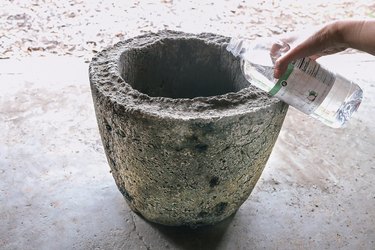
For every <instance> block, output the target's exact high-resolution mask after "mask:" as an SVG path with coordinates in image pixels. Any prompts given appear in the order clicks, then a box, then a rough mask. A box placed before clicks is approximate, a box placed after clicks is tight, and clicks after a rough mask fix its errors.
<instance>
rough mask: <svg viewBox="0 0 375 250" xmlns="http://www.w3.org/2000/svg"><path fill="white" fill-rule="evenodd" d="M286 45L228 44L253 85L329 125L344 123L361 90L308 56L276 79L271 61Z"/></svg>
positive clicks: (264, 43)
mask: <svg viewBox="0 0 375 250" xmlns="http://www.w3.org/2000/svg"><path fill="white" fill-rule="evenodd" d="M289 48H290V47H289V45H288V44H286V43H283V42H281V41H276V42H275V41H273V40H260V41H258V42H254V43H252V44H249V43H245V42H244V41H243V40H235V39H232V40H231V41H230V43H229V44H228V46H227V50H228V51H230V52H232V54H233V55H234V56H239V57H240V58H241V59H242V60H241V67H242V72H243V74H244V76H245V78H246V79H247V80H248V81H249V82H250V83H251V84H252V85H254V86H256V87H258V88H260V89H262V90H264V91H266V92H268V93H269V94H270V95H273V96H275V97H277V98H279V99H280V100H282V101H284V102H286V103H287V104H289V105H290V106H293V107H295V108H297V109H298V110H300V111H302V112H304V113H305V114H308V115H310V116H312V117H314V118H316V119H318V120H319V121H321V122H323V123H324V124H326V125H328V126H330V127H334V128H338V127H341V126H343V125H344V124H345V123H346V122H347V121H348V120H349V119H350V118H351V116H352V114H353V113H354V112H355V111H356V110H357V109H358V107H359V105H360V103H361V101H362V96H363V91H362V89H361V88H360V87H359V86H358V85H357V84H355V83H352V82H351V81H349V80H347V79H345V78H344V77H342V76H340V75H339V74H335V73H332V72H330V71H328V70H327V69H325V68H323V67H322V66H321V65H320V64H318V63H317V62H315V61H313V60H311V59H309V58H302V59H299V60H296V61H294V62H293V63H291V64H290V65H289V66H288V69H287V71H286V73H284V75H283V76H282V77H280V79H275V78H274V77H273V73H274V63H275V61H276V59H277V58H279V57H280V56H281V55H282V54H283V53H285V52H286V51H288V50H289Z"/></svg>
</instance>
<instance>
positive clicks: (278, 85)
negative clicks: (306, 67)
mask: <svg viewBox="0 0 375 250" xmlns="http://www.w3.org/2000/svg"><path fill="white" fill-rule="evenodd" d="M293 68H294V67H293V65H292V64H291V63H289V65H288V68H287V70H286V72H285V73H284V74H283V75H282V76H281V77H280V79H279V80H278V81H277V83H276V84H275V86H273V88H272V89H271V90H270V92H268V93H269V94H270V95H272V96H274V95H276V94H277V92H279V90H280V89H281V87H282V85H281V83H282V82H283V81H286V80H287V79H288V77H289V76H290V74H291V73H292V71H293Z"/></svg>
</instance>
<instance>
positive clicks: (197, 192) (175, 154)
mask: <svg viewBox="0 0 375 250" xmlns="http://www.w3.org/2000/svg"><path fill="white" fill-rule="evenodd" d="M227 42H228V39H227V38H226V37H222V36H219V35H214V34H207V33H205V34H199V35H194V34H186V33H180V32H172V31H163V32H160V33H157V34H153V33H151V34H147V35H143V36H139V37H135V38H133V39H129V40H126V41H123V42H120V43H118V44H116V45H114V46H113V47H110V48H108V49H106V50H103V51H102V52H100V53H98V54H97V55H96V56H95V57H94V58H93V59H92V62H91V64H90V70H89V71H90V72H89V73H90V82H91V89H92V95H93V100H94V105H95V111H96V116H97V120H98V125H99V130H100V134H101V137H102V142H103V145H104V148H105V152H106V155H107V159H108V162H109V165H110V167H111V171H112V174H113V177H114V179H115V181H116V184H117V186H118V188H119V190H120V191H121V193H122V194H123V195H124V197H125V199H126V201H127V203H128V204H129V206H130V207H131V209H132V210H133V211H135V212H137V213H140V214H141V215H142V216H144V217H145V218H146V219H148V220H150V221H153V222H156V223H160V224H165V225H190V226H195V225H206V224H213V223H216V222H219V221H221V220H223V219H225V218H226V217H228V216H230V215H231V214H233V213H234V212H235V211H236V210H237V209H238V208H239V207H240V205H241V204H242V203H243V202H244V201H245V200H246V199H247V198H248V196H249V194H250V192H251V191H252V189H253V187H254V185H255V184H256V182H257V180H258V178H259V176H260V175H261V173H262V170H263V168H264V166H265V164H266V162H267V159H268V157H269V155H270V153H271V151H272V147H273V145H274V143H275V141H276V138H277V136H278V134H279V131H280V128H281V125H282V123H283V120H284V117H285V114H286V111H287V105H285V104H283V103H282V102H280V101H278V100H277V99H275V98H270V97H269V96H268V95H267V94H264V93H261V92H260V91H258V90H257V89H255V88H253V87H249V84H248V83H247V82H246V80H245V79H244V78H243V76H242V75H241V70H240V65H239V61H238V60H237V59H235V58H234V57H233V56H232V55H230V54H229V53H228V52H227V51H226V50H225V46H226V43H227Z"/></svg>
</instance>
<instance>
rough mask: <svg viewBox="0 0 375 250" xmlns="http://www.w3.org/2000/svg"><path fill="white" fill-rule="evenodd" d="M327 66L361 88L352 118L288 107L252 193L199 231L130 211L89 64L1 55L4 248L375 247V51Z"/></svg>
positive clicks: (0, 239)
mask: <svg viewBox="0 0 375 250" xmlns="http://www.w3.org/2000/svg"><path fill="white" fill-rule="evenodd" d="M325 63H327V64H328V65H330V66H332V67H334V68H336V69H337V70H338V71H339V72H342V73H343V74H344V75H347V76H349V77H350V78H351V79H353V80H355V81H357V82H358V83H359V84H360V85H361V86H362V87H363V89H364V93H365V98H364V101H363V103H362V105H361V107H360V109H359V112H358V113H357V114H356V115H355V117H354V118H353V120H352V121H351V123H350V124H349V126H347V127H346V128H344V129H331V128H329V127H326V126H324V125H322V124H320V123H319V122H317V121H315V120H312V119H311V118H309V117H306V116H305V115H302V114H300V113H298V112H297V111H295V110H294V109H290V110H289V112H288V115H287V118H286V120H285V123H284V126H283V128H282V131H281V133H280V136H279V139H278V141H277V143H276V146H275V147H274V150H273V153H272V155H271V157H270V159H269V161H268V163H267V166H266V169H265V171H264V172H263V175H262V177H261V179H260V181H259V182H258V184H257V186H256V188H255V189H254V191H253V193H252V194H251V196H250V197H249V199H248V200H247V201H246V202H245V203H244V204H243V206H242V207H241V208H240V209H239V210H238V212H237V213H236V214H235V215H234V216H232V217H231V218H229V219H227V220H226V221H224V222H222V223H220V224H218V225H217V226H214V227H205V228H199V229H196V230H191V229H187V228H170V227H164V226H159V225H155V224H151V223H148V222H146V221H144V220H143V219H142V218H140V217H139V216H137V215H136V214H134V213H132V212H131V211H130V210H129V208H128V206H127V205H126V203H125V201H124V199H123V197H122V196H121V194H120V192H119V191H118V190H117V188H116V186H115V183H114V180H113V178H112V176H111V174H110V173H109V167H108V164H107V162H106V158H105V155H104V152H103V148H102V145H101V141H100V137H99V133H98V129H97V125H96V120H95V114H94V110H93V104H92V100H91V93H90V89H89V83H88V72H87V68H88V64H85V63H84V62H82V61H80V60H79V59H75V58H67V57H60V58H34V59H33V58H28V59H24V60H22V61H16V60H0V142H1V143H0V180H1V181H0V221H1V226H0V249H339V248H340V249H374V248H375V209H374V207H375V118H374V115H372V114H373V113H374V111H375V98H374V97H375V75H374V74H373V70H374V65H375V64H374V63H375V58H374V57H371V56H368V55H363V54H354V55H340V56H333V57H330V58H329V59H328V60H326V62H325Z"/></svg>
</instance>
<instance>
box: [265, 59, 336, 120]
mask: <svg viewBox="0 0 375 250" xmlns="http://www.w3.org/2000/svg"><path fill="white" fill-rule="evenodd" d="M335 80H336V77H335V75H334V74H332V73H331V72H329V71H327V70H326V69H324V68H321V67H320V65H319V64H318V63H316V62H315V61H313V60H311V59H310V58H302V59H298V60H296V61H295V62H293V63H291V64H289V65H288V69H287V71H286V72H285V74H284V75H283V76H282V77H281V78H280V79H279V80H278V82H277V83H276V84H275V86H274V87H273V88H272V89H271V91H270V92H269V94H271V95H273V96H276V97H278V98H279V99H281V100H283V101H284V102H286V103H288V104H289V105H291V106H293V107H295V108H297V109H299V110H301V111H302V112H304V113H306V114H311V113H313V112H314V111H315V109H316V108H317V107H318V106H319V105H320V104H321V103H322V102H323V100H324V99H325V97H326V96H327V94H328V93H329V91H330V90H331V88H332V86H333V84H334V82H335Z"/></svg>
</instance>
